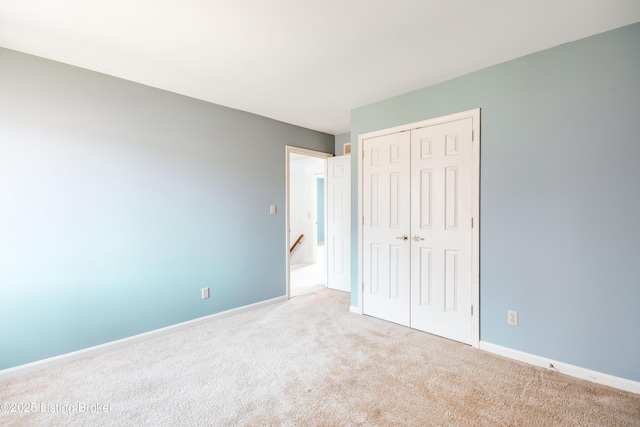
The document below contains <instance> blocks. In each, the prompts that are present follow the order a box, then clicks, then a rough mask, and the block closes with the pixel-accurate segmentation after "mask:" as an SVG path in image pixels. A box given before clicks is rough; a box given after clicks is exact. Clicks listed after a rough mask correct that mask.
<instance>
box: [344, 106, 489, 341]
mask: <svg viewBox="0 0 640 427" xmlns="http://www.w3.org/2000/svg"><path fill="white" fill-rule="evenodd" d="M466 118H471V119H472V122H473V124H472V129H473V136H472V143H473V153H472V158H473V159H472V179H473V185H472V218H473V229H472V240H473V242H472V254H471V257H472V268H471V277H472V283H471V292H472V296H471V301H472V305H473V315H472V340H471V345H472V346H473V347H479V345H480V109H479V108H476V109H473V110H468V111H463V112H460V113H455V114H450V115H446V116H442V117H437V118H433V119H428V120H423V121H420V122H415V123H409V124H406V125H401V126H396V127H393V128H388V129H382V130H379V131H374V132H369V133H365V134H361V135H358V159H357V163H358V168H357V170H358V216H357V222H358V273H357V289H356V295H357V296H358V306H357V307H353V306H352V307H351V308H350V310H351V311H352V312H355V313H358V314H363V310H362V308H363V304H362V297H363V286H364V285H363V264H364V257H363V227H362V218H363V214H364V206H363V185H362V179H363V164H362V156H363V140H365V139H367V138H373V137H378V136H383V135H389V134H393V133H398V132H406V131H410V130H413V129H418V128H422V127H426V126H433V125H438V124H442V123H447V122H452V121H456V120H461V119H466Z"/></svg>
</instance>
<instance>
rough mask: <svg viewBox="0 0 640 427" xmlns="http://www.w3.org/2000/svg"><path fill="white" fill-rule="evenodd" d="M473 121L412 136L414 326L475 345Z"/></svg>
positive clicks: (437, 127)
mask: <svg viewBox="0 0 640 427" xmlns="http://www.w3.org/2000/svg"><path fill="white" fill-rule="evenodd" d="M472 124H473V123H472V119H471V118H468V119H463V120H457V121H453V122H449V123H444V124H438V125H434V126H428V127H424V128H421V129H416V130H413V131H411V152H412V156H411V205H412V206H411V327H412V328H416V329H420V330H423V331H426V332H429V333H433V334H436V335H440V336H443V337H446V338H450V339H453V340H456V341H460V342H464V343H467V344H470V343H471V341H472V318H471V316H472V315H471V310H472V308H471V305H472V244H473V240H472V225H471V221H472V217H473V203H472V201H473V199H472V197H473V190H472V185H473V176H472V154H473V150H472V130H473V128H472Z"/></svg>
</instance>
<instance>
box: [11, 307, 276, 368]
mask: <svg viewBox="0 0 640 427" xmlns="http://www.w3.org/2000/svg"><path fill="white" fill-rule="evenodd" d="M285 301H287V297H286V296H281V297H276V298H271V299H268V300H265V301H259V302H256V303H253V304H249V305H244V306H242V307H237V308H232V309H230V310H226V311H222V312H220V313H215V314H211V315H208V316H204V317H199V318H197V319H193V320H188V321H186V322H182V323H176V324H175V325H171V326H167V327H164V328H160V329H155V330H153V331H149V332H144V333H142V334H138V335H133V336H131V337H127V338H123V339H120V340H116V341H111V342H108V343H104V344H100V345H96V346H93V347H88V348H83V349H82V350H77V351H73V352H71V353H65V354H61V355H59V356H54V357H49V358H47V359H42V360H38V361H36V362H32V363H26V364H24V365H20V366H15V367H13V368H8V369H3V370H1V371H0V381H4V380H9V379H11V378H16V377H20V376H23V375H27V374H31V373H34V372H38V371H42V370H44V369H50V368H54V367H56V366H60V365H64V364H66V363H70V362H73V361H75V360H80V359H85V358H88V357H94V356H98V355H100V354H104V353H107V352H110V351H113V350H116V349H119V348H123V347H127V346H130V345H133V344H136V343H139V342H143V341H146V340H148V339H151V338H158V337H160V336H163V335H167V334H170V333H174V332H178V331H182V330H185V329H189V328H192V327H194V326H197V325H200V324H203V323H207V322H210V321H213V320H218V319H222V318H224V317H229V316H232V315H235V314H240V313H243V312H245V311H249V310H254V309H256V308H259V307H264V306H267V305H271V304H276V303H279V302H285Z"/></svg>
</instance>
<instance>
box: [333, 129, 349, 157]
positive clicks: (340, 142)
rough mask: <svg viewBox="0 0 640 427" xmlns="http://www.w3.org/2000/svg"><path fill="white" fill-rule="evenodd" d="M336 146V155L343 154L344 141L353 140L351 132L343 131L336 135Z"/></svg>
mask: <svg viewBox="0 0 640 427" xmlns="http://www.w3.org/2000/svg"><path fill="white" fill-rule="evenodd" d="M335 138H336V148H335V155H336V156H342V155H343V154H344V143H345V142H350V141H351V133H349V132H347V133H341V134H340V135H336V136H335Z"/></svg>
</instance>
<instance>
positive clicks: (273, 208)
mask: <svg viewBox="0 0 640 427" xmlns="http://www.w3.org/2000/svg"><path fill="white" fill-rule="evenodd" d="M269 214H270V215H275V214H276V205H271V206H269Z"/></svg>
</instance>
